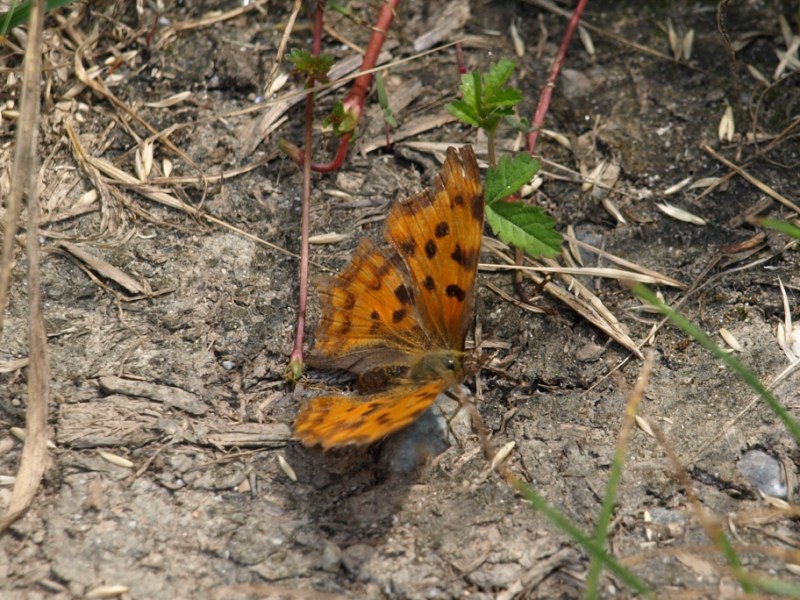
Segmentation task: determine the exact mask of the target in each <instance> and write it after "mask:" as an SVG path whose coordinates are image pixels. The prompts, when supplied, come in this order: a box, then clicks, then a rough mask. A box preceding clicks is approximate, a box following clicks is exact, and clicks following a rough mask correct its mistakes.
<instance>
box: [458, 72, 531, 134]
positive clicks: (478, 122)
mask: <svg viewBox="0 0 800 600" xmlns="http://www.w3.org/2000/svg"><path fill="white" fill-rule="evenodd" d="M514 67H515V64H514V62H513V61H511V60H508V59H501V60H500V61H498V62H497V63H496V64H494V65H492V66H491V67H490V68H489V72H488V73H487V74H484V75H481V74H480V73H478V72H477V71H476V72H473V73H467V74H466V75H463V76H462V77H461V85H460V86H459V91H460V92H461V96H462V99H461V100H456V101H454V102H451V103H449V104H448V105H447V110H448V111H449V112H450V114H451V115H453V116H454V117H456V118H457V119H459V120H461V121H462V122H464V123H467V124H468V125H472V126H473V127H480V128H482V129H485V130H486V131H488V132H489V133H493V132H494V130H495V129H497V125H498V124H499V123H500V120H501V119H502V118H503V117H506V116H510V115H513V114H514V111H513V107H514V106H516V105H517V104H518V103H519V102H520V101H521V100H522V94H521V92H520V91H519V90H517V89H515V88H512V87H505V83H506V81H507V80H508V78H509V77H510V76H511V73H512V72H513V71H514Z"/></svg>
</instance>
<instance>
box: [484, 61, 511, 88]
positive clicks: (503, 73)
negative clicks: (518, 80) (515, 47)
mask: <svg viewBox="0 0 800 600" xmlns="http://www.w3.org/2000/svg"><path fill="white" fill-rule="evenodd" d="M516 66H517V65H516V63H515V62H514V61H513V60H509V59H508V58H501V59H500V60H498V61H497V62H496V63H495V64H493V65H492V66H491V67H489V72H488V73H487V74H486V77H485V78H484V80H483V83H484V87H485V91H486V93H487V94H494V93H496V92H497V91H498V90H499V89H500V88H502V87H503V86H504V85H505V83H506V81H508V78H509V77H511V74H512V73H513V72H514V68H515V67H516Z"/></svg>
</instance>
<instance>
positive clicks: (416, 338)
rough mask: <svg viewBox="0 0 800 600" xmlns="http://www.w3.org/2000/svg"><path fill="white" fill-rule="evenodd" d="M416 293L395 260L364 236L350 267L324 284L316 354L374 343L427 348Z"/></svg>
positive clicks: (348, 350) (345, 352)
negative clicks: (415, 297)
mask: <svg viewBox="0 0 800 600" xmlns="http://www.w3.org/2000/svg"><path fill="white" fill-rule="evenodd" d="M412 294H413V292H412V291H411V290H410V288H409V285H408V284H407V283H406V281H405V280H404V278H403V276H402V274H401V272H400V269H399V268H398V265H397V259H392V258H391V257H390V256H387V253H385V252H384V251H382V250H381V249H380V248H377V247H376V246H375V245H374V244H373V243H372V242H371V241H369V240H367V239H364V240H362V241H361V243H360V244H359V246H358V248H357V249H356V251H355V253H354V254H353V258H352V260H351V261H350V264H349V265H348V267H347V268H346V269H345V270H344V271H342V272H341V273H339V274H338V275H336V276H335V277H332V278H330V279H329V280H328V281H327V283H325V284H324V285H323V286H322V287H321V288H320V304H321V307H322V319H321V320H320V323H319V326H318V327H317V332H316V344H315V347H314V350H315V352H316V353H317V354H322V355H324V356H327V357H338V356H344V355H348V354H352V353H355V352H358V351H359V350H362V349H365V348H374V347H376V346H389V347H392V348H399V349H402V350H405V351H406V352H409V351H413V350H419V349H421V348H424V347H425V345H426V341H425V340H426V336H425V333H424V332H423V331H422V329H421V327H420V324H419V323H418V322H417V319H416V316H415V313H414V307H413V306H412Z"/></svg>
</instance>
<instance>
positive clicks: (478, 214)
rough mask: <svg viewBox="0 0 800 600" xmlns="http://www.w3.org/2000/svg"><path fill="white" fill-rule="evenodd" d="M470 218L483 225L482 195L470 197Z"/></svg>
mask: <svg viewBox="0 0 800 600" xmlns="http://www.w3.org/2000/svg"><path fill="white" fill-rule="evenodd" d="M472 218H473V219H475V220H476V221H480V222H481V223H483V195H481V194H475V195H474V196H473V197H472Z"/></svg>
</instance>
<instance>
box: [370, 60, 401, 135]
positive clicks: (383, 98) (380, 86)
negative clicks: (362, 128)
mask: <svg viewBox="0 0 800 600" xmlns="http://www.w3.org/2000/svg"><path fill="white" fill-rule="evenodd" d="M375 87H376V88H377V90H378V104H380V106H381V109H382V110H383V120H384V121H386V122H387V123H388V124H389V125H390V126H391V127H397V119H395V118H394V113H393V112H392V107H391V106H389V96H388V95H387V94H386V84H385V83H384V81H383V75H381V74H380V73H376V74H375Z"/></svg>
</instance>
